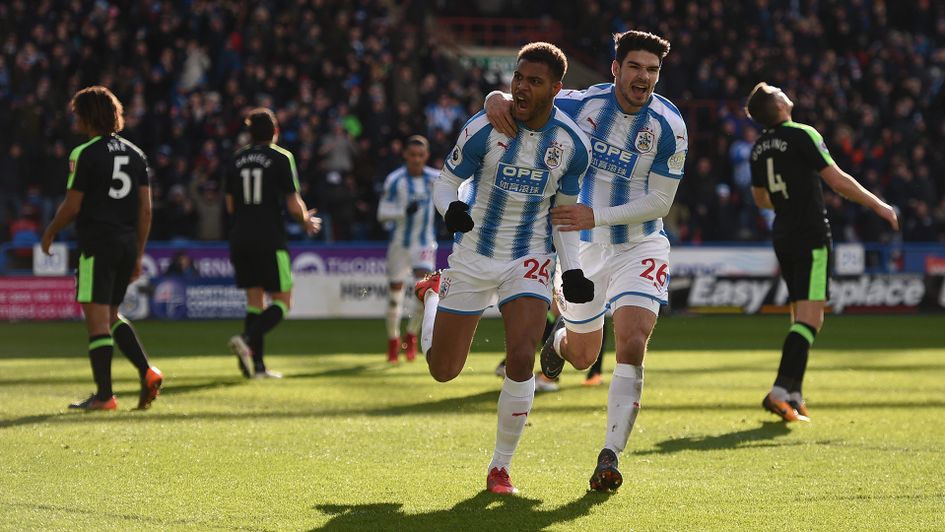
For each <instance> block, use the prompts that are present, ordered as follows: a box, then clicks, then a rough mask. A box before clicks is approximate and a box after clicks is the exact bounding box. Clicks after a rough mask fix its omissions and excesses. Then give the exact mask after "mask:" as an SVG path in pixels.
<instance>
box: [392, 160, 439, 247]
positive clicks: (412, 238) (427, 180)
mask: <svg viewBox="0 0 945 532" xmlns="http://www.w3.org/2000/svg"><path fill="white" fill-rule="evenodd" d="M439 173H440V171H439V170H437V169H436V168H431V167H429V166H424V167H423V172H422V173H421V174H420V175H408V174H407V166H406V165H404V166H401V167H400V168H398V169H396V170H394V171H393V172H391V173H390V174H388V175H387V177H386V178H385V179H384V193H383V195H382V196H381V201H380V203H379V204H378V206H377V218H378V220H380V221H381V222H384V223H385V225H386V226H387V227H388V229H389V230H390V242H391V243H392V244H398V245H401V246H403V247H405V248H408V249H409V248H410V247H413V246H429V245H432V244H435V243H436V236H435V235H434V227H433V216H434V214H435V212H436V209H435V208H434V207H433V182H434V180H436V177H437V176H438V175H439ZM414 202H416V203H417V204H418V208H417V210H416V211H415V212H414V213H413V214H409V213H407V206H408V205H410V204H411V203H414Z"/></svg>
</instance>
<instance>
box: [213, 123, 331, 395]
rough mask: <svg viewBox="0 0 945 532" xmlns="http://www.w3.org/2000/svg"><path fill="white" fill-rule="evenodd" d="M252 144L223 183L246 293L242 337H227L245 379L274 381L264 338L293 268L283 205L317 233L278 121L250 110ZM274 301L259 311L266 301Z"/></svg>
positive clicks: (288, 291)
mask: <svg viewBox="0 0 945 532" xmlns="http://www.w3.org/2000/svg"><path fill="white" fill-rule="evenodd" d="M245 123H246V125H247V126H248V127H249V135H250V139H251V142H252V144H250V145H249V146H245V147H244V148H242V149H241V150H240V151H238V152H237V153H236V155H235V157H234V159H233V163H232V164H231V166H230V168H229V172H228V174H227V178H226V210H227V212H228V213H229V214H230V215H231V216H232V219H233V227H232V229H231V232H230V261H231V262H232V263H233V269H234V270H235V272H236V286H238V287H240V288H244V289H246V318H245V320H244V323H243V333H242V334H239V335H236V336H233V337H232V338H230V344H229V345H230V349H231V350H232V351H233V352H234V353H235V354H236V356H237V358H238V359H239V368H240V371H241V372H242V373H243V376H244V377H246V378H249V377H255V378H259V379H265V378H269V379H278V378H282V374H280V373H278V372H275V371H271V370H269V369H267V368H266V364H265V361H264V360H263V349H264V346H263V337H264V335H265V334H266V333H267V332H269V331H270V330H272V328H273V327H275V326H276V325H278V324H279V322H280V321H282V319H283V318H284V317H285V316H286V315H288V313H289V308H290V306H291V304H292V264H291V260H290V258H289V250H288V249H287V247H286V246H287V244H286V231H285V222H284V220H283V206H285V209H286V210H287V211H288V212H289V215H290V216H291V217H292V219H294V220H295V221H297V222H298V223H300V224H302V228H303V229H304V230H305V233H306V234H308V235H313V234H315V233H317V232H318V231H319V230H320V229H321V219H320V218H316V217H315V216H314V215H315V209H312V210H308V209H307V208H306V206H305V202H304V201H302V196H301V195H299V176H298V171H297V170H296V167H295V158H294V157H293V156H292V153H290V152H289V151H288V150H286V149H283V148H280V147H279V146H277V145H276V144H275V143H276V141H277V140H278V139H279V125H278V122H277V121H276V116H275V115H274V114H273V113H272V111H270V110H269V109H265V108H258V109H254V110H253V111H251V112H250V113H249V115H248V116H247V117H246V121H245ZM266 294H268V295H269V298H270V300H271V302H272V304H271V305H269V307H267V308H266V309H265V310H263V304H264V296H265V295H266Z"/></svg>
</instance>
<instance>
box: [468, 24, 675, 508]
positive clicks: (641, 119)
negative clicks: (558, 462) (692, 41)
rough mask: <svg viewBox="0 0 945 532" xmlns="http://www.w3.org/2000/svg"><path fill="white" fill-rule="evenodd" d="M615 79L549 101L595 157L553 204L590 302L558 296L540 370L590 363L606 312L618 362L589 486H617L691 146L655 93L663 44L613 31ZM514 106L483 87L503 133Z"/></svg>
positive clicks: (662, 299)
mask: <svg viewBox="0 0 945 532" xmlns="http://www.w3.org/2000/svg"><path fill="white" fill-rule="evenodd" d="M614 42H615V50H616V54H615V59H614V61H613V63H612V65H611V71H612V73H613V75H614V82H613V83H603V84H600V85H595V86H593V87H590V88H589V89H587V90H580V91H573V90H568V91H562V93H561V94H559V96H558V97H557V98H556V99H555V105H557V106H558V107H559V108H561V110H563V111H565V112H566V113H568V114H569V115H570V116H571V117H572V118H573V119H574V121H575V122H577V123H578V125H579V126H580V127H581V129H583V130H584V132H585V133H586V134H587V135H588V136H589V137H590V139H591V146H592V154H593V158H592V161H591V167H590V168H589V169H588V171H587V176H585V178H584V182H583V184H582V186H581V197H580V202H579V204H577V205H566V206H558V207H556V208H555V209H553V210H552V223H554V224H555V225H556V226H558V225H559V224H560V228H561V230H562V231H580V234H581V241H582V242H581V252H580V257H581V264H582V265H583V266H584V270H585V271H586V272H587V274H588V278H589V279H591V280H592V281H593V282H594V286H595V292H596V294H595V298H594V300H593V301H591V302H588V303H584V304H574V303H572V302H568V301H566V300H565V298H561V297H560V294H559V297H558V303H559V307H560V309H561V313H562V317H563V320H562V321H561V322H560V323H559V329H558V330H557V331H555V332H554V333H553V334H552V335H551V336H550V337H549V338H548V341H547V342H546V343H545V347H544V348H543V349H542V353H541V367H542V372H543V373H544V374H545V375H546V376H547V377H549V378H554V377H556V376H557V375H558V374H559V373H560V372H561V369H562V367H563V366H564V360H567V361H569V362H571V363H572V364H573V365H574V366H575V367H576V368H578V369H584V368H587V367H589V366H590V365H591V364H592V363H593V362H594V360H595V359H596V357H597V355H598V353H599V350H600V346H601V342H602V340H603V325H604V314H605V313H606V312H607V311H608V310H610V311H611V312H613V323H614V336H615V339H616V342H615V345H616V352H617V365H616V367H615V368H614V376H613V380H611V383H610V390H609V393H608V398H607V428H606V435H605V439H604V448H603V449H602V450H601V452H600V454H599V455H598V458H597V467H596V468H595V470H594V473H593V474H592V476H591V479H590V485H591V488H593V489H596V490H615V489H617V488H618V487H620V484H621V483H622V482H623V478H622V476H621V474H620V471H619V470H618V469H617V455H618V454H619V453H620V452H621V451H623V449H624V448H625V447H626V445H627V440H628V439H629V437H630V432H631V430H632V429H633V424H634V422H635V421H636V417H637V414H638V413H639V410H640V396H641V393H642V390H643V359H644V356H645V355H646V346H647V343H648V342H649V339H650V335H651V334H652V332H653V328H654V327H655V326H656V318H657V315H658V313H659V307H660V305H661V304H666V303H667V300H666V293H667V286H668V284H669V240H668V239H667V238H666V234H665V233H664V232H663V230H662V228H663V222H662V217H663V216H665V215H666V214H667V213H668V212H669V209H670V207H671V206H672V204H673V199H674V198H675V196H676V189H677V187H678V186H679V181H680V180H681V179H682V176H683V166H684V164H685V161H686V153H687V151H688V147H689V139H688V134H687V132H686V125H685V123H684V122H683V119H682V116H681V115H680V113H679V110H678V109H676V107H675V106H674V105H673V104H672V103H670V101H669V100H667V99H666V98H664V97H662V96H660V95H658V94H656V93H655V92H654V90H655V88H656V82H657V81H658V80H659V74H660V67H661V65H662V61H663V58H664V57H666V54H668V53H669V48H670V44H669V41H666V40H665V39H662V38H660V37H658V36H656V35H653V34H651V33H646V32H641V31H628V32H625V33H622V34H618V35H615V36H614ZM513 106H514V104H513V103H512V102H509V101H508V100H507V98H505V97H504V95H502V94H501V93H491V94H490V95H489V97H488V98H487V102H486V111H487V114H488V116H489V119H490V121H491V122H492V123H493V124H495V127H496V128H497V129H499V130H500V131H502V132H504V133H506V134H509V133H512V132H513V131H514V128H513V126H514V123H513V122H512V121H511V120H510V119H509V109H510V107H513Z"/></svg>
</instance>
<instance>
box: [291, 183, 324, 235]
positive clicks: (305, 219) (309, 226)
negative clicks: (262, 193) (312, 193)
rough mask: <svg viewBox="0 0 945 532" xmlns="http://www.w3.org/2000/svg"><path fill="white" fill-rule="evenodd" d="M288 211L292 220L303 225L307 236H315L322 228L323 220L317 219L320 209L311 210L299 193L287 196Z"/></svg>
mask: <svg viewBox="0 0 945 532" xmlns="http://www.w3.org/2000/svg"><path fill="white" fill-rule="evenodd" d="M286 209H287V210H288V211H289V214H290V215H291V216H292V219H294V220H295V221H297V222H299V223H300V224H302V228H303V229H305V234H307V235H314V234H315V233H317V232H319V231H320V230H321V228H322V220H321V218H316V217H315V213H316V212H318V209H311V210H309V209H308V207H306V206H305V201H304V200H303V199H302V196H301V195H300V194H299V193H298V192H290V193H289V194H287V195H286Z"/></svg>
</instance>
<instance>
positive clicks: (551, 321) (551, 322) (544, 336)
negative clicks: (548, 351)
mask: <svg viewBox="0 0 945 532" xmlns="http://www.w3.org/2000/svg"><path fill="white" fill-rule="evenodd" d="M556 321H558V317H557V316H555V315H554V314H552V313H551V311H550V310H549V311H548V320H547V321H545V332H543V333H541V343H540V344H538V345H540V346H541V345H545V342H547V341H548V337H549V336H551V330H552V329H554V328H555V322H556Z"/></svg>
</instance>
